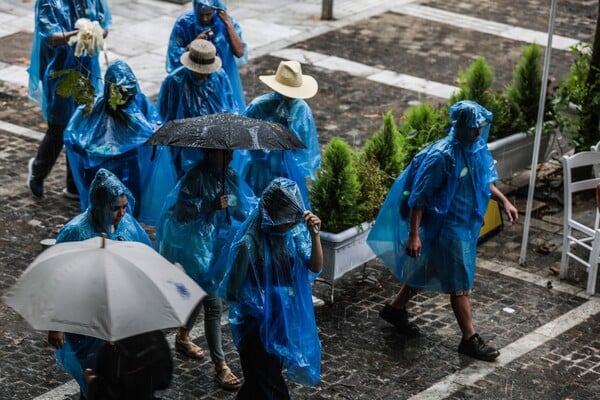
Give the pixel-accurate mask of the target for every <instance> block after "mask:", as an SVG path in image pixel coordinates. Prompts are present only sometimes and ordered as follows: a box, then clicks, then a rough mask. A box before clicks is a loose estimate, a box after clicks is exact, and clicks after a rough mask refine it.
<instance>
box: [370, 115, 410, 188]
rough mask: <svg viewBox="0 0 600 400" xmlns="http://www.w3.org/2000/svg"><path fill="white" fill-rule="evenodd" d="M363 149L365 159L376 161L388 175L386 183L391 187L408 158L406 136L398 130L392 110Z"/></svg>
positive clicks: (384, 116) (384, 117)
mask: <svg viewBox="0 0 600 400" xmlns="http://www.w3.org/2000/svg"><path fill="white" fill-rule="evenodd" d="M363 151H364V158H365V160H369V162H372V161H375V162H376V163H377V166H378V167H379V169H380V170H382V171H383V172H385V174H386V175H387V176H388V178H387V180H386V185H387V186H388V188H389V187H390V186H391V185H392V183H393V182H394V179H396V177H397V176H398V175H399V174H400V171H402V168H403V167H404V159H405V158H406V150H405V143H404V136H402V135H401V134H400V132H398V128H397V127H396V122H395V121H394V116H393V115H392V112H391V111H388V112H386V113H385V114H384V115H383V123H382V125H381V128H380V129H379V130H377V131H376V132H375V133H373V135H372V136H371V137H370V138H369V139H367V141H366V142H365V145H364V147H363Z"/></svg>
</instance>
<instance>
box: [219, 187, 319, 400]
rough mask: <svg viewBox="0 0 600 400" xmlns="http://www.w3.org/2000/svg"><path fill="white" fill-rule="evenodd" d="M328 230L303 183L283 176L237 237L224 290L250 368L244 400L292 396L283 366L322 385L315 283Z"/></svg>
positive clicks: (290, 375)
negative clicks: (308, 204) (309, 205)
mask: <svg viewBox="0 0 600 400" xmlns="http://www.w3.org/2000/svg"><path fill="white" fill-rule="evenodd" d="M320 228H321V220H320V219H319V218H318V217H317V216H316V215H314V214H313V213H311V212H310V211H307V210H306V208H305V207H304V204H303V201H302V196H301V194H300V190H299V187H298V185H297V184H296V183H295V182H294V181H292V180H290V179H287V178H276V179H274V180H273V181H272V182H271V183H270V184H269V185H268V186H267V188H266V189H265V191H264V192H263V194H262V196H261V199H260V201H259V205H258V208H257V209H255V210H254V211H253V212H252V214H251V215H250V217H249V218H248V219H247V220H246V222H245V223H244V225H243V226H242V228H241V229H240V231H239V232H238V234H237V235H236V237H235V239H234V242H233V244H232V246H231V249H230V250H229V257H228V260H229V261H228V263H229V269H228V271H227V273H226V274H225V277H224V278H223V281H222V282H221V284H220V286H219V291H218V293H219V295H220V296H221V297H223V298H224V299H225V300H226V301H228V302H229V323H230V326H231V331H232V334H233V339H234V342H235V345H236V347H237V349H238V351H239V353H240V361H241V364H242V369H243V372H244V384H243V385H242V387H241V389H240V391H239V393H238V396H237V399H238V400H242V399H244V400H245V399H248V400H252V399H268V400H280V399H289V398H290V396H289V393H288V388H287V385H286V383H285V380H284V378H283V376H282V368H283V367H285V368H287V375H288V378H289V379H290V380H292V381H294V382H297V383H301V384H304V385H309V386H314V385H316V384H317V383H318V382H319V379H320V371H321V366H320V363H321V342H320V341H319V337H318V332H317V325H316V322H315V315H314V310H313V304H312V295H311V286H310V283H311V282H312V281H314V279H315V278H316V277H317V275H318V274H319V273H320V271H321V268H322V264H323V250H322V248H321V240H320V236H319V231H320Z"/></svg>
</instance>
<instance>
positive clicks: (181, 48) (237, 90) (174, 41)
mask: <svg viewBox="0 0 600 400" xmlns="http://www.w3.org/2000/svg"><path fill="white" fill-rule="evenodd" d="M193 4H194V8H193V9H192V10H189V11H187V12H185V13H184V14H182V15H181V16H180V17H179V18H177V21H175V25H174V26H173V30H172V31H171V36H170V38H169V47H168V49H167V65H166V68H167V72H168V73H171V72H173V71H174V70H175V69H177V68H179V67H180V66H181V65H182V64H181V61H180V58H181V55H182V54H183V53H185V51H186V46H187V45H189V44H190V43H191V42H192V41H193V40H194V39H196V38H197V37H198V35H199V34H200V33H201V32H203V31H205V30H207V29H210V30H212V31H213V33H214V36H213V37H212V39H210V40H211V42H212V43H213V44H214V45H215V47H216V49H217V55H218V56H219V57H220V58H221V61H223V69H224V70H225V72H226V74H227V76H228V77H229V81H230V82H231V87H232V90H233V99H234V102H235V105H236V107H237V108H238V109H239V110H240V111H241V110H243V109H244V108H245V107H246V100H245V99H244V88H243V87H242V80H241V78H240V73H239V71H238V66H239V65H242V64H245V63H246V62H247V61H248V45H247V44H246V42H244V39H243V37H242V29H241V28H240V26H239V24H238V23H237V22H236V21H235V19H233V18H232V17H231V16H230V15H228V18H229V20H230V21H231V23H232V24H233V26H234V28H235V31H236V32H237V34H238V35H239V37H240V39H242V43H243V45H244V54H243V55H242V57H240V58H238V57H236V56H235V55H234V54H233V52H232V50H231V45H230V43H229V35H228V33H227V27H226V26H225V23H224V22H223V21H222V20H221V18H219V16H218V15H217V11H218V10H226V9H227V7H226V6H225V3H224V2H223V1H221V0H194V3H193ZM206 7H211V8H213V9H214V14H213V18H212V24H211V25H200V22H198V17H197V13H199V12H201V11H202V10H203V9H204V8H206Z"/></svg>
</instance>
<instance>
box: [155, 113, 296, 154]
mask: <svg viewBox="0 0 600 400" xmlns="http://www.w3.org/2000/svg"><path fill="white" fill-rule="evenodd" d="M146 144H147V145H165V146H180V147H198V148H205V149H229V150H235V149H246V150H290V149H301V148H302V149H304V148H306V146H305V145H304V143H302V141H301V140H300V139H298V137H297V136H296V135H295V134H294V133H293V132H292V131H290V130H289V129H287V128H286V127H284V126H283V125H281V124H278V123H276V122H270V121H264V120H261V119H256V118H250V117H244V116H241V115H237V114H229V113H219V114H210V115H203V116H201V117H194V118H185V119H178V120H172V121H169V122H167V123H166V124H165V125H163V126H162V127H160V128H159V129H158V130H157V131H156V132H155V133H154V135H152V137H150V139H148V141H147V142H146Z"/></svg>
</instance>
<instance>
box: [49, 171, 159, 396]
mask: <svg viewBox="0 0 600 400" xmlns="http://www.w3.org/2000/svg"><path fill="white" fill-rule="evenodd" d="M89 204H90V205H89V207H88V209H87V210H86V211H85V212H83V213H82V214H79V215H78V216H76V217H75V218H73V219H72V220H71V221H69V222H68V223H67V224H65V226H63V227H62V229H61V230H60V232H59V233H58V236H57V238H56V242H57V243H63V242H76V241H81V240H86V239H90V238H93V237H96V236H100V235H102V234H105V235H106V237H107V238H109V239H112V240H123V241H134V242H141V243H144V244H146V245H148V246H150V247H151V246H152V243H151V241H150V238H149V237H148V235H147V234H146V231H144V229H143V228H142V227H141V226H140V224H139V223H138V222H137V221H136V220H135V219H134V218H133V217H132V215H131V209H132V208H133V206H134V204H135V200H134V198H133V197H132V195H131V192H130V191H129V190H128V189H127V188H126V187H125V185H123V183H121V181H119V179H118V178H117V177H116V176H115V175H114V174H113V173H111V172H110V171H107V170H105V169H100V170H99V171H98V172H97V173H96V177H95V178H94V180H93V181H92V185H91V186H90V191H89ZM65 295H68V294H65ZM61 335H62V332H50V333H49V334H48V340H49V342H51V343H53V342H55V341H56V340H57V338H59V337H60V336H61ZM104 343H106V342H105V341H103V340H101V339H97V338H94V337H90V336H84V335H78V334H72V333H65V334H64V345H63V346H62V347H61V348H57V349H56V360H57V363H58V364H59V365H60V366H61V367H62V368H63V369H64V370H65V371H66V372H67V373H68V374H69V375H71V376H72V377H73V378H74V379H75V380H76V381H77V383H79V386H80V388H81V392H82V393H83V395H84V396H87V390H88V387H87V383H86V381H85V378H84V371H85V369H86V368H91V369H94V368H95V366H96V356H97V353H98V351H99V350H100V348H101V347H102V345H104Z"/></svg>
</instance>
